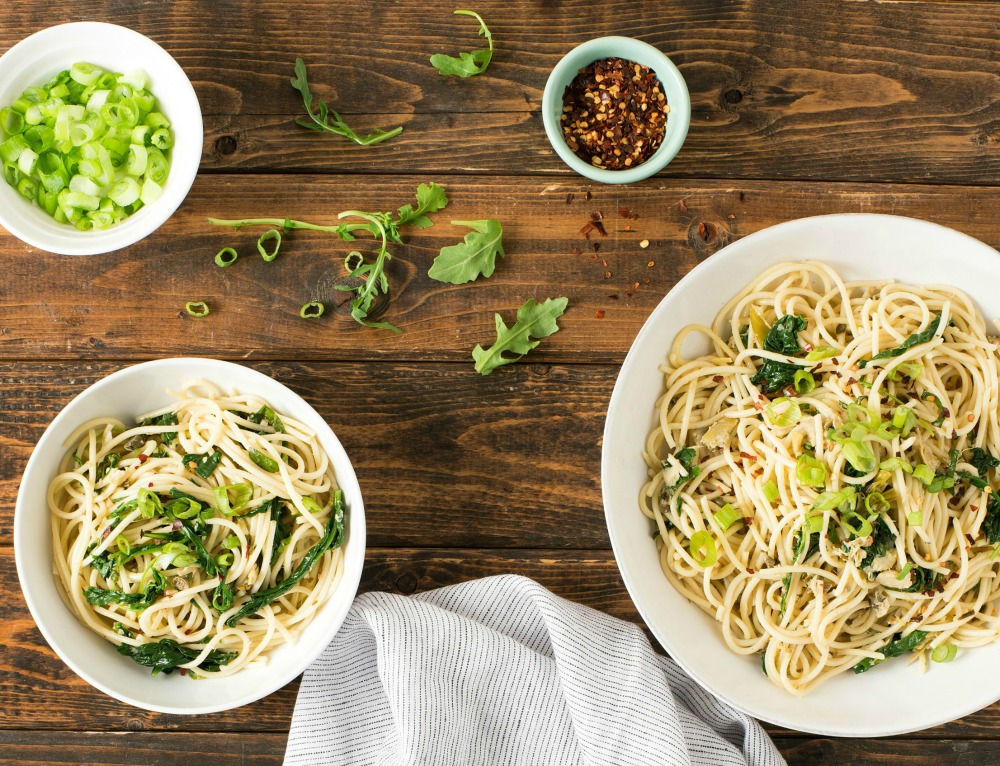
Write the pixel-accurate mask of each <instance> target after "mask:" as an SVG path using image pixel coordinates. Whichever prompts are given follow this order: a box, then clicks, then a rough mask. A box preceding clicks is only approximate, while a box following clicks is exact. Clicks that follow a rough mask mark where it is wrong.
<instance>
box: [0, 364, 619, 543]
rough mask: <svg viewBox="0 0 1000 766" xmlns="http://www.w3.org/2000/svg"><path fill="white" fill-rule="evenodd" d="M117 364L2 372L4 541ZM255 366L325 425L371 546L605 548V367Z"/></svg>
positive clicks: (0, 536)
mask: <svg viewBox="0 0 1000 766" xmlns="http://www.w3.org/2000/svg"><path fill="white" fill-rule="evenodd" d="M122 366H124V365H122V364H119V363H109V364H79V363H46V362H42V363H38V364H34V363H33V364H32V365H30V366H23V365H19V364H0V387H2V390H3V392H4V393H3V396H2V398H0V445H2V446H3V452H4V456H5V459H4V460H3V461H0V520H2V523H0V542H10V539H11V538H10V530H11V519H12V512H13V506H14V500H15V496H16V493H17V487H18V482H19V480H20V476H21V474H22V473H23V471H24V465H25V463H26V462H27V459H28V456H29V454H30V452H31V450H32V448H33V446H34V444H35V442H36V441H37V440H38V438H39V437H40V436H41V433H42V431H43V430H44V428H45V426H47V425H48V423H49V422H50V421H51V419H52V417H53V416H54V415H55V414H56V413H57V412H58V411H59V410H60V409H61V407H62V406H63V405H64V404H65V403H66V402H67V401H69V399H71V398H72V397H73V396H74V395H75V394H77V393H78V392H79V391H81V390H82V389H83V388H85V387H86V386H87V385H88V384H90V383H92V382H94V381H95V380H98V379H99V378H101V377H103V376H104V375H105V374H107V373H108V372H110V371H112V370H114V369H118V368H119V367H122ZM254 366H255V367H256V368H257V369H260V370H261V371H263V372H266V373H267V374H270V375H272V376H273V377H275V378H277V379H278V380H281V381H283V382H284V383H285V384H287V385H289V386H290V387H291V388H292V389H294V390H296V391H297V392H298V393H300V394H302V396H304V397H305V398H306V399H307V400H308V401H309V402H310V403H311V404H312V405H313V406H314V407H316V408H317V410H318V411H319V413H320V414H321V415H322V416H323V417H324V418H326V420H327V422H329V423H330V424H331V425H332V427H333V429H334V430H335V432H336V433H337V435H338V436H339V438H340V439H341V441H342V442H343V444H344V446H345V449H346V450H347V452H348V455H350V457H351V460H352V462H353V464H354V466H355V470H356V471H357V473H358V478H359V480H360V482H361V491H362V495H363V497H364V498H365V505H366V508H367V514H366V515H367V520H368V530H369V543H370V544H371V545H373V546H396V545H415V546H421V547H427V546H432V547H470V546H471V547H542V548H595V547H596V548H606V547H607V546H608V540H607V533H606V531H605V527H604V514H603V511H602V505H601V493H600V484H599V475H600V445H599V440H600V437H601V431H602V429H603V421H604V413H605V410H606V408H607V402H608V399H609V398H610V394H611V387H612V385H613V383H614V376H615V370H614V369H613V368H608V367H592V366H571V367H563V366H548V365H523V366H521V367H519V368H518V369H516V370H514V371H513V372H512V373H511V374H505V375H491V376H490V377H488V378H481V377H480V376H479V375H478V374H477V373H475V372H474V371H473V370H472V366H471V365H420V366H406V365H389V364H377V365H374V366H366V365H358V364H317V365H306V364H294V363H289V364H265V365H254ZM373 383H374V384H375V385H373ZM456 402H475V403H476V406H475V407H461V408H457V407H456Z"/></svg>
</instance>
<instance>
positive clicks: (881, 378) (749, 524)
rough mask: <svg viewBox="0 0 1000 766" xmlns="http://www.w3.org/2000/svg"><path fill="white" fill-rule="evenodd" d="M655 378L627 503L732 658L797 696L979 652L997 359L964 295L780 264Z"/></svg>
mask: <svg viewBox="0 0 1000 766" xmlns="http://www.w3.org/2000/svg"><path fill="white" fill-rule="evenodd" d="M698 336H701V338H704V339H707V342H708V346H709V348H710V350H709V351H708V352H707V353H705V354H704V355H701V356H697V357H696V358H691V359H686V358H684V356H683V355H682V351H681V349H682V345H683V344H684V342H685V339H687V338H689V337H698ZM661 369H662V370H663V373H664V375H665V393H664V394H663V395H662V397H661V398H660V399H659V401H658V403H657V408H658V412H659V423H658V425H657V427H656V428H655V429H654V430H653V431H652V432H651V433H650V434H649V437H648V438H647V441H646V445H645V450H644V457H645V460H646V463H647V465H648V466H649V481H648V482H647V483H646V485H645V486H644V487H643V489H642V491H641V493H640V498H639V502H640V507H641V509H642V511H643V513H645V514H646V515H647V516H648V517H649V518H650V519H652V520H653V521H654V522H655V525H656V541H657V548H658V551H659V556H660V563H661V566H662V568H663V571H664V573H665V575H666V577H667V579H668V580H669V581H670V582H671V583H672V584H673V585H674V587H676V588H677V589H678V590H679V591H680V592H681V593H682V594H683V595H684V596H685V597H686V598H687V599H689V600H690V601H691V602H693V603H694V604H696V605H697V606H699V607H700V608H701V609H702V610H704V611H705V612H707V613H708V614H709V615H711V616H712V617H714V618H715V619H716V620H717V621H718V622H719V623H721V629H722V634H723V637H724V639H725V641H726V643H727V645H728V646H729V647H730V648H731V649H732V650H733V651H734V652H737V653H739V654H743V655H752V654H761V655H762V660H761V661H762V665H763V669H764V672H765V673H766V674H767V675H768V677H769V678H770V679H771V680H772V681H773V682H774V683H776V684H778V685H779V686H781V687H783V688H785V689H787V690H788V691H789V692H791V693H793V694H804V693H806V692H807V691H809V690H810V689H812V688H814V687H815V686H816V685H817V684H820V683H821V682H823V681H824V680H826V679H829V678H831V677H832V676H835V675H837V674H840V673H844V672H847V671H851V670H853V671H854V672H856V673H859V672H863V671H865V670H868V669H869V668H871V667H872V666H873V665H877V664H878V663H880V662H882V661H884V660H886V659H888V658H890V657H894V656H897V655H899V654H903V653H907V652H911V651H912V652H915V656H916V657H917V658H919V659H920V660H922V661H923V662H924V663H925V666H926V662H927V660H928V659H929V658H931V657H932V658H933V659H934V660H936V661H947V660H950V659H951V658H952V657H954V656H955V654H956V651H957V649H959V648H967V647H975V646H980V645H983V644H987V643H990V642H993V641H996V640H997V639H998V628H1000V625H998V609H997V604H998V598H1000V559H998V553H1000V502H998V501H997V498H996V487H997V486H1000V485H998V478H1000V477H998V476H997V473H996V467H997V465H998V464H1000V460H998V457H1000V425H998V420H997V413H998V408H1000V353H998V348H997V344H996V342H995V340H994V339H992V338H990V337H989V336H988V335H987V330H986V326H985V324H984V321H983V319H982V317H981V316H980V314H979V312H978V311H977V309H976V307H975V306H974V305H973V304H972V302H971V301H970V300H969V298H968V297H966V296H965V295H963V294H962V293H960V292H959V291H958V290H956V289H955V288H952V287H946V286H926V287H916V286H909V285H902V284H897V283H894V282H870V281H869V282H845V281H843V280H842V279H841V278H840V277H839V276H838V275H837V274H836V273H835V272H834V271H833V270H832V269H831V268H829V267H827V266H825V265H823V264H821V263H815V262H804V263H784V264H780V265H778V266H775V267H773V268H771V269H769V270H767V271H766V272H764V273H763V274H761V275H760V276H759V277H757V279H755V280H754V282H753V283H752V284H751V285H750V286H748V287H747V288H746V289H744V290H743V291H742V292H741V293H740V294H739V295H737V296H736V297H735V298H733V299H732V300H731V301H729V303H727V304H726V306H724V307H723V309H722V310H721V311H720V313H719V314H718V316H717V317H716V319H715V322H714V324H713V325H712V327H704V326H689V327H686V328H685V329H684V330H682V331H681V332H680V333H679V335H678V336H677V338H676V339H675V340H674V343H673V347H672V349H671V351H670V353H669V356H668V358H667V361H666V364H665V365H664V366H663V367H662V368H661Z"/></svg>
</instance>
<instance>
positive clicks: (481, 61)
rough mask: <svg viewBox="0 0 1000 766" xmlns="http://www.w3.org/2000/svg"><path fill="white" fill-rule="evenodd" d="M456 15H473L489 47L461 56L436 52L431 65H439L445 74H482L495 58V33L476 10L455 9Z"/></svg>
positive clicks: (439, 69) (466, 75) (469, 75)
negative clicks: (491, 31)
mask: <svg viewBox="0 0 1000 766" xmlns="http://www.w3.org/2000/svg"><path fill="white" fill-rule="evenodd" d="M455 15H456V16H472V17H473V18H475V19H476V21H478V22H479V34H480V35H481V36H482V37H485V38H486V42H487V44H488V45H489V48H482V49H480V50H475V51H472V53H459V54H458V55H459V58H455V57H454V56H446V55H445V54H443V53H435V54H434V55H433V56H431V65H432V66H435V67H437V69H438V72H439V73H440V74H443V75H457V76H458V77H472V76H473V75H477V74H482V73H483V72H485V71H486V67H488V66H489V65H490V61H492V60H493V35H492V34H491V33H490V30H489V27H487V26H486V22H485V21H483V17H482V16H480V15H479V14H478V13H476V12H475V11H462V10H459V11H455Z"/></svg>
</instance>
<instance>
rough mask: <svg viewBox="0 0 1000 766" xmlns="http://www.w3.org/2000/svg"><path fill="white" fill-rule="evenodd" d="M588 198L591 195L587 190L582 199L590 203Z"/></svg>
mask: <svg viewBox="0 0 1000 766" xmlns="http://www.w3.org/2000/svg"><path fill="white" fill-rule="evenodd" d="M590 197H591V194H590V190H589V189H588V190H587V193H586V194H584V195H583V198H584V199H585V200H587V201H588V202H590Z"/></svg>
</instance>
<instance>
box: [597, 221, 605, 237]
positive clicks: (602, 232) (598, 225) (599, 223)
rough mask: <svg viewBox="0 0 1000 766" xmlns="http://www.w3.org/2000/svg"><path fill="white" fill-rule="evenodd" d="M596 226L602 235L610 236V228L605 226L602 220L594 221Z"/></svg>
mask: <svg viewBox="0 0 1000 766" xmlns="http://www.w3.org/2000/svg"><path fill="white" fill-rule="evenodd" d="M594 228H595V229H597V232H598V234H600V235H601V236H602V237H606V236H608V230H607V229H605V228H604V224H603V223H601V222H600V221H594Z"/></svg>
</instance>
